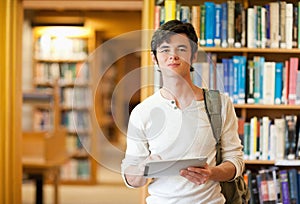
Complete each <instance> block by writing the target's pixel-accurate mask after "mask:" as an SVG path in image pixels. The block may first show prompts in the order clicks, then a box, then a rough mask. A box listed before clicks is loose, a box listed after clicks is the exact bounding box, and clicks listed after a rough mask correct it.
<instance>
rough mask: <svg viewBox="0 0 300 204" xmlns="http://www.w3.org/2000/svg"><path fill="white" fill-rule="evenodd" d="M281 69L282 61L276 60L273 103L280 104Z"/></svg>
mask: <svg viewBox="0 0 300 204" xmlns="http://www.w3.org/2000/svg"><path fill="white" fill-rule="evenodd" d="M282 71H283V63H282V62H276V64H275V99H274V101H275V104H281V97H282Z"/></svg>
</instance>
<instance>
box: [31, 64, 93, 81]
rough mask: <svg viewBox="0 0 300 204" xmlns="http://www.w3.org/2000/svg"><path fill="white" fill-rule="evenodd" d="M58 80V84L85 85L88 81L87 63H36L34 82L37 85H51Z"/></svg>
mask: <svg viewBox="0 0 300 204" xmlns="http://www.w3.org/2000/svg"><path fill="white" fill-rule="evenodd" d="M55 80H59V83H60V84H69V83H75V82H76V83H79V84H83V83H87V82H88V81H89V68H88V64H87V63H83V62H77V63H52V62H38V63H37V64H36V68H35V81H36V82H37V83H53V81H55Z"/></svg>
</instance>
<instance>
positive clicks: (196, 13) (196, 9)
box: [191, 5, 200, 42]
mask: <svg viewBox="0 0 300 204" xmlns="http://www.w3.org/2000/svg"><path fill="white" fill-rule="evenodd" d="M191 23H192V25H193V26H194V28H195V32H196V34H197V37H198V42H200V6H196V5H193V6H192V15H191Z"/></svg>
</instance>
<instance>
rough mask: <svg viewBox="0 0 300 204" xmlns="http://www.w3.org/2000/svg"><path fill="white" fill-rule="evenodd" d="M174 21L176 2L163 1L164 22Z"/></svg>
mask: <svg viewBox="0 0 300 204" xmlns="http://www.w3.org/2000/svg"><path fill="white" fill-rule="evenodd" d="M175 19H176V0H165V22H168V21H170V20H175Z"/></svg>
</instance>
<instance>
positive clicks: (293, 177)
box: [244, 167, 300, 204]
mask: <svg viewBox="0 0 300 204" xmlns="http://www.w3.org/2000/svg"><path fill="white" fill-rule="evenodd" d="M244 178H245V179H246V181H247V183H248V186H249V189H250V195H251V196H250V202H249V203H250V204H265V203H268V204H277V203H282V204H292V203H295V204H299V203H300V200H299V199H300V197H299V196H300V172H299V171H298V170H297V169H295V168H290V169H279V168H277V167H271V168H269V169H262V170H259V171H258V172H257V173H256V172H251V171H250V170H247V171H246V173H245V175H244Z"/></svg>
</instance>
